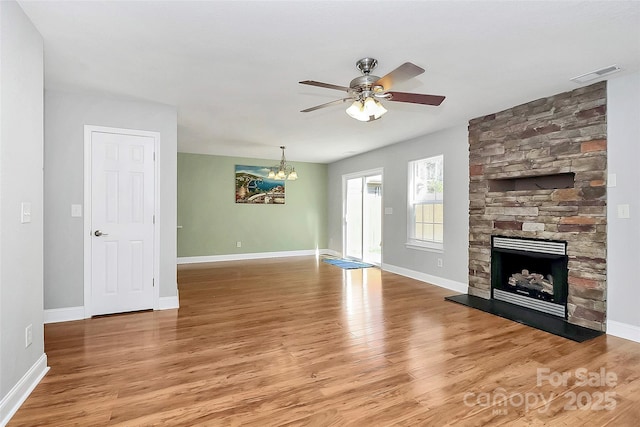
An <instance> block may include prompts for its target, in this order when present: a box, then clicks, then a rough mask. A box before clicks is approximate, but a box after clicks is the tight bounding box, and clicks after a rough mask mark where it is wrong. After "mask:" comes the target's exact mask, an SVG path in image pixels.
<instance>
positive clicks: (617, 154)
mask: <svg viewBox="0 0 640 427" xmlns="http://www.w3.org/2000/svg"><path fill="white" fill-rule="evenodd" d="M607 121H608V123H607V131H608V138H607V143H608V146H607V151H608V153H607V156H608V171H609V173H610V174H615V175H616V178H617V180H616V181H617V183H616V186H615V187H609V188H607V223H608V230H607V242H608V247H607V283H608V287H607V318H608V320H609V323H608V325H607V331H612V330H616V332H618V329H617V328H616V326H621V325H611V322H618V323H621V324H624V325H628V326H631V327H632V328H631V330H629V331H628V332H629V334H627V335H630V336H635V339H636V340H640V286H638V264H640V246H639V244H638V242H640V221H639V218H640V168H639V167H638V159H640V145H639V144H640V73H635V74H631V75H629V76H624V77H619V78H616V79H612V80H609V82H608V85H607ZM620 204H627V205H629V207H630V216H631V218H626V219H625V218H618V212H617V206H618V205H620ZM633 327H635V330H634V329H633ZM623 328H624V326H623Z"/></svg>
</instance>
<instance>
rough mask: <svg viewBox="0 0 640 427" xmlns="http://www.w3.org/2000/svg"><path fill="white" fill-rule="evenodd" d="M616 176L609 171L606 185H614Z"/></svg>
mask: <svg viewBox="0 0 640 427" xmlns="http://www.w3.org/2000/svg"><path fill="white" fill-rule="evenodd" d="M617 178H618V177H617V176H616V174H615V173H610V174H609V175H607V187H615V186H616V185H617V184H618V183H617V181H618V179H617Z"/></svg>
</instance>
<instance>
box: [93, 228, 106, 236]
mask: <svg viewBox="0 0 640 427" xmlns="http://www.w3.org/2000/svg"><path fill="white" fill-rule="evenodd" d="M93 235H94V236H96V237H100V236H108V234H107V233H103V232H102V231H100V230H96V231H95V232H94V233H93Z"/></svg>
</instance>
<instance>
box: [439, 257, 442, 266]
mask: <svg viewBox="0 0 640 427" xmlns="http://www.w3.org/2000/svg"><path fill="white" fill-rule="evenodd" d="M438 267H442V258H438Z"/></svg>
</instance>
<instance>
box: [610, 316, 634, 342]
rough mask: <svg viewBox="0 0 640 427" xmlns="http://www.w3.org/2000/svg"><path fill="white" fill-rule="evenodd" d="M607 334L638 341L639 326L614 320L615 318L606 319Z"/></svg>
mask: <svg viewBox="0 0 640 427" xmlns="http://www.w3.org/2000/svg"><path fill="white" fill-rule="evenodd" d="M607 334H608V335H613V336H615V337H618V338H624V339H626V340H631V341H635V342H640V326H635V325H629V324H627V323H622V322H616V321H615V320H607Z"/></svg>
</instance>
